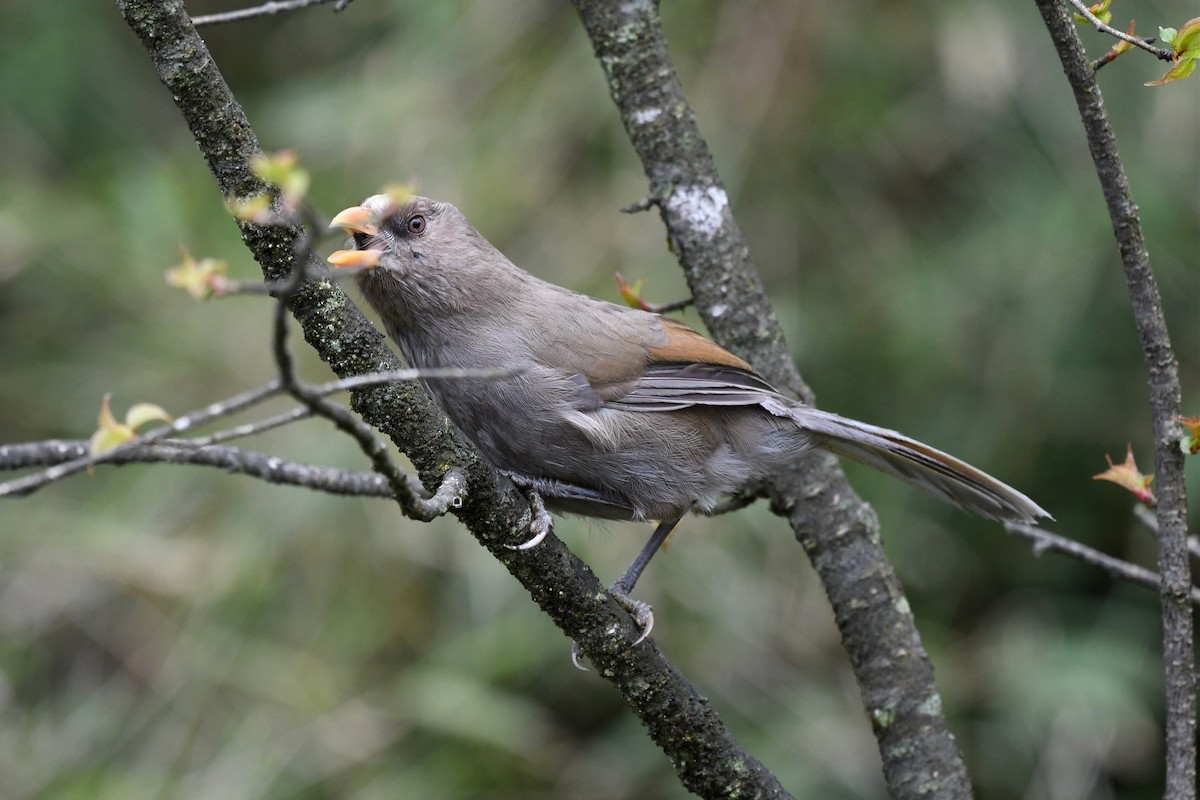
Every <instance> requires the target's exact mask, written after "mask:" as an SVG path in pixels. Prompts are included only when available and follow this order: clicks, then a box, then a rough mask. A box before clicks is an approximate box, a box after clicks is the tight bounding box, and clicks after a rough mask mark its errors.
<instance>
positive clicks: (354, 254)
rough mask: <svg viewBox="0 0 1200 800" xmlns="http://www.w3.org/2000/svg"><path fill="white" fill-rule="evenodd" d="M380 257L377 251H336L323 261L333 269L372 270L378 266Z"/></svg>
mask: <svg viewBox="0 0 1200 800" xmlns="http://www.w3.org/2000/svg"><path fill="white" fill-rule="evenodd" d="M381 255H383V254H382V253H380V252H379V251H378V250H337V251H335V252H333V253H330V255H329V258H327V259H325V260H326V261H328V262H329V263H330V264H333V265H334V266H335V267H344V268H349V267H353V268H357V269H373V268H375V267H378V266H379V258H380V256H381Z"/></svg>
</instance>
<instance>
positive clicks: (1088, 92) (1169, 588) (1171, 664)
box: [1036, 0, 1196, 800]
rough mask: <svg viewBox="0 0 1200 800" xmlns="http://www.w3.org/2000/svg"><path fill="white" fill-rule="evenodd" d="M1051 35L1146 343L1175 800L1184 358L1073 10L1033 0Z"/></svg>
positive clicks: (1183, 629) (1182, 747) (1190, 672)
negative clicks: (1173, 335)
mask: <svg viewBox="0 0 1200 800" xmlns="http://www.w3.org/2000/svg"><path fill="white" fill-rule="evenodd" d="M1036 2H1037V5H1038V10H1039V11H1040V12H1041V14H1042V19H1043V20H1044V21H1045V23H1046V29H1047V30H1048V31H1049V32H1050V38H1051V39H1052V40H1053V41H1054V48H1055V50H1057V51H1058V57H1059V59H1060V60H1061V61H1062V65H1063V70H1064V72H1066V75H1067V80H1068V81H1069V82H1070V84H1071V89H1072V91H1073V92H1074V93H1075V102H1076V104H1077V105H1078V107H1079V116H1080V119H1081V120H1082V122H1083V128H1084V131H1085V133H1086V134H1087V140H1088V147H1089V149H1090V150H1091V153H1092V160H1093V162H1094V163H1095V165H1096V175H1097V177H1099V179H1100V186H1101V189H1102V190H1103V192H1104V199H1105V202H1106V204H1107V206H1108V213H1109V217H1110V218H1111V219H1112V226H1113V233H1114V234H1115V235H1116V238H1117V248H1118V250H1119V251H1120V254H1121V263H1122V266H1123V267H1124V271H1125V282H1126V285H1127V286H1128V288H1129V297H1130V302H1131V304H1132V306H1133V315H1134V322H1135V324H1136V326H1137V330H1138V335H1139V337H1140V338H1141V343H1142V356H1143V359H1144V361H1145V363H1146V372H1147V382H1148V384H1149V387H1150V409H1151V411H1152V412H1153V416H1154V444H1155V465H1156V466H1155V486H1157V487H1158V504H1157V507H1156V516H1157V519H1158V528H1159V555H1158V566H1159V572H1160V574H1161V575H1162V582H1161V586H1160V589H1161V593H1162V604H1163V640H1164V641H1163V661H1164V663H1165V665H1166V695H1167V696H1166V705H1167V708H1166V712H1167V731H1166V750H1167V792H1166V796H1167V797H1168V798H1172V800H1183V799H1184V798H1194V797H1195V796H1196V669H1195V651H1194V648H1193V641H1194V633H1193V627H1192V626H1193V622H1192V609H1191V606H1190V604H1189V603H1188V597H1189V594H1190V592H1191V590H1192V580H1191V575H1190V568H1189V565H1188V556H1187V494H1186V487H1185V483H1184V475H1183V455H1182V454H1181V453H1180V452H1179V447H1178V441H1179V438H1180V434H1181V430H1180V428H1179V425H1178V424H1177V423H1176V421H1175V420H1176V418H1177V417H1178V416H1179V414H1180V401H1181V397H1182V390H1181V387H1180V383H1179V366H1178V363H1177V361H1176V359H1175V354H1174V351H1173V350H1172V347H1171V339H1170V336H1169V334H1168V332H1167V323H1166V319H1165V318H1164V316H1163V312H1162V300H1161V298H1160V296H1159V293H1158V286H1157V284H1156V282H1155V280H1154V273H1153V272H1152V271H1151V269H1150V256H1149V255H1148V254H1147V252H1146V246H1145V243H1144V241H1143V239H1142V230H1141V224H1140V222H1139V221H1138V211H1137V206H1136V205H1135V204H1134V202H1133V196H1132V193H1131V192H1130V189H1129V182H1128V180H1127V179H1126V177H1125V170H1124V167H1123V166H1122V164H1121V159H1120V156H1119V154H1118V152H1117V143H1116V137H1115V136H1114V135H1113V132H1112V127H1111V126H1110V125H1109V122H1108V115H1107V113H1106V112H1105V110H1104V102H1103V100H1102V98H1101V96H1100V87H1099V86H1097V85H1096V78H1095V74H1094V72H1093V70H1092V69H1091V66H1090V64H1089V63H1088V59H1087V54H1086V53H1085V52H1084V49H1083V43H1082V42H1080V40H1079V35H1078V33H1077V32H1076V30H1075V25H1074V22H1073V20H1072V18H1071V14H1070V12H1069V11H1068V10H1067V9H1066V7H1065V6H1064V5H1063V4H1062V2H1061V0H1036Z"/></svg>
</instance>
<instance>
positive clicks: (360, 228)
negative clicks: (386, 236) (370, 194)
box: [329, 206, 379, 236]
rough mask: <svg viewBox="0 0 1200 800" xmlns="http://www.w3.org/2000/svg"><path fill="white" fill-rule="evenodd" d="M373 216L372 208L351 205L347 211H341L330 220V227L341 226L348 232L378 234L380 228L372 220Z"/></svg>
mask: <svg viewBox="0 0 1200 800" xmlns="http://www.w3.org/2000/svg"><path fill="white" fill-rule="evenodd" d="M371 217H372V214H371V211H370V209H367V208H363V207H362V206H350V207H349V208H347V209H346V210H345V211H341V212H339V213H338V215H337V216H336V217H334V218H333V220H331V221H330V223H329V227H331V228H341V229H343V230H344V231H346V233H365V234H366V235H368V236H377V235H379V228H377V227H376V226H375V223H374V222H372V221H371Z"/></svg>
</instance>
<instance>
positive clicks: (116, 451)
mask: <svg viewBox="0 0 1200 800" xmlns="http://www.w3.org/2000/svg"><path fill="white" fill-rule="evenodd" d="M281 390H282V384H281V383H280V381H278V380H273V381H269V382H268V383H266V384H264V385H262V386H260V387H258V388H257V389H252V390H250V391H249V392H244V393H242V394H239V395H235V396H234V397H231V398H229V399H227V400H221V401H219V402H216V403H211V404H210V405H207V406H205V407H204V408H202V409H200V410H199V411H193V412H191V413H188V414H185V415H184V416H182V417H177V418H176V419H175V420H174V421H173V422H171V424H169V425H164V426H162V427H160V428H155V429H154V430H152V431H150V432H149V433H146V434H144V435H142V436H139V437H138V438H137V439H134V440H132V441H129V442H125V443H124V444H120V445H117V446H116V447H114V448H113V449H111V450H107V451H105V452H103V453H99V454H97V455H94V456H93V455H89V456H86V457H83V458H76V459H73V460H71V461H68V462H66V463H63V464H58V465H57V466H53V467H50V468H49V469H46V470H43V471H42V472H37V473H34V474H33V475H26V476H24V477H22V478H17V479H16V480H11V481H8V482H7V483H0V498H2V497H15V496H18V495H26V494H30V493H32V492H36V491H37V490H38V489H42V488H44V487H46V486H48V485H50V484H51V483H54V482H55V481H59V480H62V479H63V478H65V477H67V476H68V475H74V474H76V473H78V472H82V471H83V470H85V469H87V468H88V467H91V466H94V465H96V464H103V463H104V462H106V461H111V460H113V459H115V458H117V457H119V456H121V455H122V454H124V453H125V452H127V451H129V450H133V449H134V448H135V447H138V446H141V445H146V444H153V443H154V442H157V441H160V440H161V439H165V438H166V437H168V436H170V435H172V434H179V433H183V432H185V431H188V430H191V429H192V428H197V427H199V426H201V425H204V424H207V423H208V422H211V421H212V420H214V419H218V418H220V417H226V416H229V415H231V414H236V413H237V412H239V411H241V410H242V409H245V408H249V407H250V406H253V405H257V404H258V403H261V402H263V401H264V400H268V399H270V398H272V397H274V396H275V395H277V394H279V392H280V391H281Z"/></svg>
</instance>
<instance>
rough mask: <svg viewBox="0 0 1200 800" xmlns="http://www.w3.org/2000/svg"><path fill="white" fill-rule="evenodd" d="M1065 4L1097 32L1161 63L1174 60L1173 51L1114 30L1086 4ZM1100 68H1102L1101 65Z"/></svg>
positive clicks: (1071, 0)
mask: <svg viewBox="0 0 1200 800" xmlns="http://www.w3.org/2000/svg"><path fill="white" fill-rule="evenodd" d="M1067 2H1069V3H1070V4H1071V5H1073V6H1075V10H1076V11H1078V12H1079V15H1080V16H1082V17H1084V18H1086V19H1087V21H1088V22H1090V23H1092V25H1094V26H1096V29H1097V30H1099V31H1101V32H1103V33H1107V34H1108V35H1109V36H1115V37H1117V38H1118V39H1120V40H1121V41H1123V42H1129V43H1130V44H1131V45H1133V46H1134V47H1140V48H1141V49H1143V50H1145V51H1146V52H1147V53H1153V54H1154V55H1155V56H1157V57H1158V58H1160V59H1162V60H1163V61H1174V60H1175V51H1174V50H1168V49H1167V48H1165V47H1155V46H1154V45H1152V44H1150V43H1149V42H1147V41H1146V40H1145V39H1143V38H1142V37H1140V36H1133V35H1132V34H1128V33H1126V32H1125V31H1123V30H1120V29H1118V28H1114V27H1113V26H1111V25H1109V24H1107V23H1105V22H1104V21H1103V20H1101V19H1100V18H1099V17H1097V16H1096V15H1095V14H1093V13H1092V10H1091V9H1090V8H1088V6H1087V4H1085V3H1084V2H1083V0H1067ZM1110 60H1111V59H1110ZM1100 66H1103V64H1101V65H1100ZM1100 66H1093V68H1092V71H1093V72H1095V71H1096V70H1097V69H1099V68H1100Z"/></svg>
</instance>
